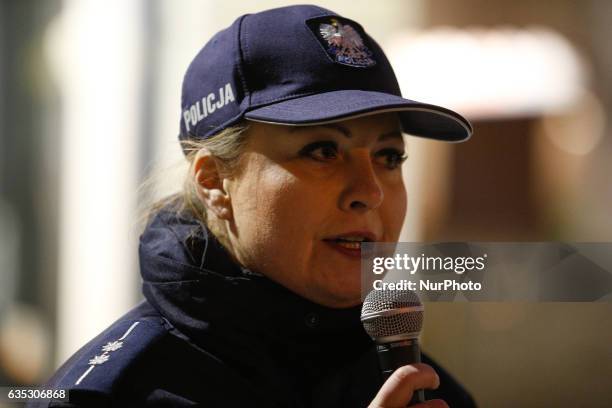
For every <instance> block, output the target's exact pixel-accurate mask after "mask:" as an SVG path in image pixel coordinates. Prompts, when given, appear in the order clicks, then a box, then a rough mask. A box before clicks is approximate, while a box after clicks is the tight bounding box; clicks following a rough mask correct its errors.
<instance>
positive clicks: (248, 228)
mask: <svg viewBox="0 0 612 408" xmlns="http://www.w3.org/2000/svg"><path fill="white" fill-rule="evenodd" d="M262 164H263V165H260V166H257V168H253V169H250V170H249V172H248V173H247V174H253V175H256V176H253V177H248V178H246V177H245V178H244V179H243V180H241V181H240V188H239V189H238V190H237V192H236V194H235V195H233V197H232V201H233V202H234V201H235V204H234V205H233V207H234V219H235V225H236V233H237V234H236V235H237V236H238V240H239V244H240V248H241V252H242V253H243V254H244V255H245V257H244V258H246V259H244V260H245V263H247V266H248V267H251V268H253V269H257V270H259V271H260V272H262V273H266V272H267V274H270V273H280V272H281V271H280V269H282V268H286V267H288V265H292V267H293V268H298V269H299V265H301V264H303V263H305V262H306V260H307V259H308V257H309V255H310V253H311V251H312V237H313V231H311V230H310V229H309V228H313V226H316V225H318V224H319V223H318V222H317V220H315V219H314V218H316V214H317V209H316V206H320V205H321V204H320V203H318V202H317V201H316V200H312V199H309V198H313V197H316V196H317V195H316V193H315V192H314V191H312V189H308V188H306V186H305V185H304V183H301V182H300V181H299V180H298V179H297V178H296V177H294V176H293V175H292V174H291V173H290V172H288V171H286V170H285V169H283V168H282V167H280V166H275V165H265V163H262Z"/></svg>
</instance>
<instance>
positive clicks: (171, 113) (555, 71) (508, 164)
mask: <svg viewBox="0 0 612 408" xmlns="http://www.w3.org/2000/svg"><path fill="white" fill-rule="evenodd" d="M287 4H292V3H290V2H283V1H258V2H257V4H255V2H244V1H236V0H225V1H223V2H219V1H202V0H180V1H170V0H149V1H146V0H129V1H120V0H106V1H102V0H63V1H62V0H47V1H40V0H19V1H17V0H2V1H0V62H1V63H0V78H1V80H0V386H1V385H3V386H9V385H22V386H25V385H31V384H40V383H41V382H43V381H44V380H45V379H46V378H48V376H49V375H50V374H51V373H52V372H53V370H54V369H55V368H56V367H58V366H59V364H61V363H62V362H63V361H64V360H65V359H66V358H67V357H68V356H70V355H71V354H72V353H73V352H74V351H76V350H77V349H78V348H79V347H80V346H81V345H83V344H84V343H85V342H87V341H88V340H89V339H91V338H92V337H93V336H95V335H96V334H97V333H98V332H100V331H101V330H103V329H104V328H105V327H107V326H108V325H109V324H110V323H112V322H113V321H114V320H115V319H117V318H118V317H120V316H121V315H122V314H123V313H124V312H125V311H127V310H128V309H129V308H131V307H132V306H134V305H135V304H136V303H138V301H139V300H140V299H141V295H140V277H139V273H138V259H137V243H138V235H139V232H140V231H139V228H140V224H139V223H138V216H139V208H140V207H141V206H142V205H143V200H144V197H143V195H142V194H140V193H139V190H138V187H139V186H140V185H141V183H142V182H143V181H144V180H146V179H147V178H149V177H150V176H151V175H152V174H161V175H162V176H161V177H157V178H156V179H155V180H156V181H155V182H154V184H153V185H154V188H153V189H151V190H150V191H151V192H152V193H151V194H150V195H151V196H152V197H153V198H155V197H161V196H164V195H166V194H168V193H170V192H172V191H174V190H175V188H176V187H177V186H179V185H180V184H181V182H180V177H181V174H180V163H182V161H183V156H182V154H181V152H180V149H179V146H178V143H177V134H178V124H179V115H180V86H181V81H182V76H183V74H184V71H185V69H186V67H187V65H188V64H189V62H190V61H191V58H193V56H194V55H195V54H196V52H197V51H198V50H199V49H200V48H201V47H202V46H203V44H204V43H205V42H206V41H207V40H208V39H209V38H210V37H211V36H212V34H214V33H215V32H216V31H218V30H220V29H222V28H225V27H226V26H228V25H229V24H231V22H232V21H233V20H234V19H235V18H236V17H237V16H239V15H241V14H244V13H248V12H254V11H259V10H263V9H266V8H271V7H277V6H281V5H287ZM318 4H319V5H321V6H323V7H327V8H330V9H332V10H334V11H337V12H338V13H340V14H342V15H344V16H346V17H348V18H351V19H354V20H357V21H359V22H360V23H361V24H362V25H363V26H364V27H365V29H366V30H367V31H368V32H369V33H370V34H371V35H372V36H373V37H374V38H375V39H376V40H377V41H378V42H379V43H381V45H382V46H383V48H384V49H385V50H386V51H387V55H388V56H389V58H390V59H391V61H392V63H393V65H394V67H395V70H396V73H397V76H398V78H399V81H400V83H401V86H402V90H403V93H404V96H406V97H408V98H411V99H416V100H420V101H424V102H430V103H434V104H441V105H444V106H447V107H450V108H453V109H456V110H458V111H459V112H462V113H463V114H465V115H466V116H467V117H468V118H469V119H470V120H471V121H472V122H473V124H474V126H475V133H474V136H473V137H472V138H471V139H470V140H469V141H468V142H466V143H463V144H444V143H440V142H435V141H429V140H426V139H419V138H416V137H408V153H409V160H408V161H407V164H405V168H404V171H405V178H406V183H407V186H408V191H409V213H408V216H407V218H406V223H405V228H404V230H403V235H402V240H403V241H443V240H461V241H557V240H558V241H570V242H571V241H587V242H589V241H606V242H609V241H612V205H611V203H612V181H611V179H612V127H611V124H610V118H611V117H612V47H610V45H609V43H610V38H612V25H611V24H610V20H611V19H612V2H610V1H606V0H590V1H574V0H540V1H528V0H514V1H504V0H488V1H484V0H461V1H457V0H411V1H403V0H387V1H380V2H372V1H363V0H337V1H321V2H319V3H318ZM270 46H274V39H270ZM176 163H179V165H178V168H179V170H178V171H176V174H175V172H173V171H166V169H176V168H177V166H176ZM149 198H150V197H149ZM426 308H427V314H426V317H427V318H426V324H425V330H424V333H423V344H424V350H425V351H426V352H429V354H431V355H432V356H433V357H434V358H436V359H438V360H439V361H440V363H441V364H442V365H443V366H444V367H446V368H447V369H448V370H449V371H450V372H451V373H453V374H454V375H455V376H456V377H457V378H458V379H459V380H460V381H461V382H462V383H463V384H464V385H465V386H466V387H467V388H468V389H469V390H470V391H471V392H472V393H473V395H474V397H475V399H476V400H477V402H478V403H479V405H480V406H481V407H516V406H521V407H549V406H551V407H552V406H569V405H579V406H589V407H607V406H610V405H611V403H612V387H611V385H612V384H611V379H612V305H611V304H610V303H541V304H529V303H511V304H482V303H471V304H443V303H428V304H427V305H426Z"/></svg>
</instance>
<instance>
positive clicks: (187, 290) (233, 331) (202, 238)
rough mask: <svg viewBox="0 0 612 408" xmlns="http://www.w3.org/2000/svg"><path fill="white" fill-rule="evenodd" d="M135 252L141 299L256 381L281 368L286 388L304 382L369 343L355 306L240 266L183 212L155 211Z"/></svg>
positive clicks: (349, 358) (309, 382) (272, 377)
mask: <svg viewBox="0 0 612 408" xmlns="http://www.w3.org/2000/svg"><path fill="white" fill-rule="evenodd" d="M139 255H140V266H141V274H142V278H143V293H144V295H145V298H146V299H147V300H148V302H149V303H151V304H152V305H153V306H154V307H155V308H156V309H157V310H158V312H159V313H160V314H161V315H162V316H163V317H164V318H166V319H167V320H168V321H169V322H170V323H171V324H172V326H174V327H175V328H176V329H177V330H178V331H179V332H180V333H182V334H184V335H185V336H186V337H187V338H188V339H190V341H193V342H194V343H196V345H197V346H199V347H202V348H204V349H205V350H207V351H210V352H212V353H213V354H215V355H216V356H217V357H219V358H221V359H222V360H224V361H226V362H227V363H228V364H230V365H232V366H234V367H235V368H237V369H238V370H240V371H243V372H247V373H252V376H253V380H254V381H255V382H263V383H265V382H274V381H278V377H279V374H280V375H281V376H283V374H285V375H284V376H283V377H284V378H285V380H286V381H288V382H290V383H291V382H293V381H294V380H295V383H294V384H293V385H292V384H286V385H288V386H289V388H291V387H295V386H297V385H296V384H298V383H299V384H301V385H300V386H306V387H308V385H312V384H313V382H315V381H317V380H320V378H321V377H324V376H325V375H326V374H328V373H327V372H326V371H327V370H329V369H331V368H338V367H340V366H342V365H345V364H346V363H348V362H350V361H353V360H355V359H356V358H357V356H359V355H361V354H363V353H364V352H365V351H366V350H367V349H369V348H370V347H371V345H372V342H371V340H370V338H369V337H368V336H367V334H366V333H365V331H364V330H363V327H362V325H361V322H360V318H359V317H360V308H359V307H353V308H348V309H332V308H327V307H324V306H321V305H318V304H316V303H313V302H311V301H309V300H306V299H304V298H302V297H300V296H298V295H296V294H294V293H293V292H291V291H289V290H288V289H286V288H284V287H283V286H281V285H279V284H277V283H275V282H273V281H271V280H270V279H268V278H266V277H265V276H263V275H260V274H257V273H254V272H251V271H249V270H247V269H245V268H243V267H241V266H240V265H238V264H237V263H235V262H234V261H233V260H232V257H231V256H230V254H229V253H228V252H227V250H226V249H225V248H224V247H223V246H222V245H221V244H220V243H219V241H217V240H216V239H215V238H214V236H212V234H210V232H209V231H208V230H207V229H206V228H205V227H203V226H202V225H201V224H200V223H199V221H198V220H197V219H195V218H194V217H192V216H190V215H189V214H186V213H180V214H176V213H175V212H173V211H170V210H167V209H163V210H161V211H160V212H159V213H158V214H157V216H156V217H155V218H154V219H153V221H152V222H151V223H150V224H149V225H148V226H147V228H146V229H145V231H144V232H143V234H142V235H141V237H140V246H139ZM292 368H295V369H296V371H295V372H285V373H283V372H282V371H285V370H289V371H291V370H292ZM268 385H270V384H268ZM278 385H279V384H276V386H278Z"/></svg>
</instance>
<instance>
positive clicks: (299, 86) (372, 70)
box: [179, 5, 472, 141]
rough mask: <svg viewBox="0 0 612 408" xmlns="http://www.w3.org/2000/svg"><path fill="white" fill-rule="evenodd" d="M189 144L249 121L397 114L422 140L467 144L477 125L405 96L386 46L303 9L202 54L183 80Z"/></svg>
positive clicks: (267, 18) (246, 23)
mask: <svg viewBox="0 0 612 408" xmlns="http://www.w3.org/2000/svg"><path fill="white" fill-rule="evenodd" d="M181 106H182V112H181V131H180V135H179V139H180V140H185V139H205V138H208V137H210V136H212V135H215V134H216V133H218V132H219V131H221V130H223V129H225V128H226V127H229V126H232V125H235V124H236V123H237V122H239V121H240V120H241V119H248V120H251V121H258V122H266V123H276V124H284V125H315V124H323V123H330V122H335V121H339V120H345V119H350V118H355V117H359V116H365V115H370V114H373V113H379V112H398V115H399V118H400V122H401V125H402V130H403V131H404V132H406V133H408V134H411V135H415V136H423V137H428V138H433V139H439V140H446V141H462V140H465V139H467V138H469V137H470V136H471V134H472V126H471V125H470V123H469V122H468V121H467V120H466V119H465V118H464V117H462V116H461V115H459V114H458V113H456V112H453V111H451V110H449V109H446V108H443V107H440V106H435V105H431V104H426V103H421V102H417V101H413V100H409V99H404V98H402V96H401V92H400V89H399V85H398V83H397V79H396V78H395V74H394V72H393V69H392V68H391V65H390V63H389V61H388V60H387V57H386V56H385V54H384V52H383V51H382V49H381V48H380V46H379V45H378V44H377V43H376V42H375V41H374V40H373V39H372V38H371V37H370V36H369V35H368V34H366V33H365V31H364V30H363V28H362V27H361V26H360V25H359V24H358V23H356V22H354V21H352V20H349V19H346V18H344V17H341V16H338V15H337V14H336V13H334V12H332V11H329V10H326V9H323V8H321V7H317V6H310V5H300V6H289V7H281V8H276V9H272V10H266V11H263V12H260V13H256V14H247V15H244V16H241V17H239V18H238V19H237V20H236V21H235V22H234V23H233V24H232V25H231V26H230V27H228V28H226V29H225V30H222V31H220V32H218V33H217V34H216V35H215V36H214V37H213V38H212V39H211V40H210V41H209V42H208V43H207V44H206V45H205V46H204V48H202V50H200V52H199V53H198V54H197V55H196V57H195V58H194V60H193V61H192V62H191V64H190V66H189V68H188V69H187V73H186V74H185V78H184V80H183V93H182V98H181Z"/></svg>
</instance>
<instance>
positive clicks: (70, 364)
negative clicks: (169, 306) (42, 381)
mask: <svg viewBox="0 0 612 408" xmlns="http://www.w3.org/2000/svg"><path fill="white" fill-rule="evenodd" d="M167 334H168V328H167V326H166V323H165V321H164V319H163V318H162V317H161V316H144V317H139V318H134V317H132V316H130V315H129V314H128V315H126V316H125V317H124V318H122V319H119V320H118V321H117V322H115V323H114V324H113V325H112V326H110V327H109V328H108V329H106V330H105V331H104V332H102V333H101V334H100V335H98V336H97V337H96V338H94V339H93V340H91V341H90V342H89V343H87V344H86V345H85V346H83V347H82V348H81V349H80V350H79V351H78V352H77V353H75V354H74V355H73V356H72V357H71V358H70V359H69V360H68V361H67V362H66V363H64V365H63V366H62V367H61V368H60V369H59V370H58V371H57V372H56V374H55V375H54V377H53V378H52V379H51V381H50V382H49V383H50V384H49V385H50V386H52V387H53V388H54V389H58V390H60V389H63V390H67V391H69V393H75V392H76V393H81V392H84V393H87V394H89V393H93V394H96V395H100V394H102V395H110V394H112V393H113V391H114V389H115V387H117V386H118V385H119V383H120V381H121V377H122V375H123V374H124V373H125V371H126V370H127V369H128V368H129V367H130V366H132V365H133V364H134V363H135V362H136V360H137V359H138V358H139V357H140V356H142V355H143V354H144V353H145V352H146V351H147V350H149V349H150V348H151V347H152V346H153V345H154V344H155V343H156V342H157V341H159V340H161V339H163V338H164V337H165V336H166V335H167Z"/></svg>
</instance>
